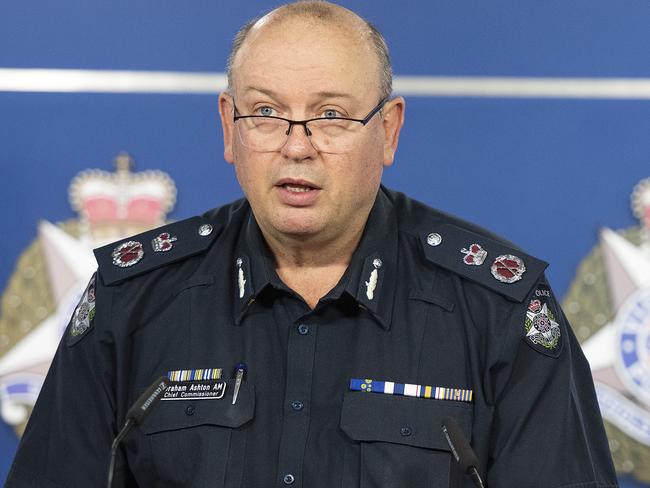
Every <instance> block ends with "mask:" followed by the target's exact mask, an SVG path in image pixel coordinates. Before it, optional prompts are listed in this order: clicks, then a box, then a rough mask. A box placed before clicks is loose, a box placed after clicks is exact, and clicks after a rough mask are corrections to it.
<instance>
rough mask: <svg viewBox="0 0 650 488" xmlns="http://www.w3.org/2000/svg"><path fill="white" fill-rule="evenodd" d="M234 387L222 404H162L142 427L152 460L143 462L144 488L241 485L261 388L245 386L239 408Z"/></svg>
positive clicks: (229, 384)
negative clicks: (249, 428)
mask: <svg viewBox="0 0 650 488" xmlns="http://www.w3.org/2000/svg"><path fill="white" fill-rule="evenodd" d="M234 384H235V382H234V380H228V381H227V382H226V385H227V386H226V392H225V394H224V396H223V397H222V398H220V399H214V398H211V399H197V398H188V399H185V398H181V399H178V400H162V401H160V404H159V405H158V406H157V407H156V408H155V410H154V411H153V412H152V413H151V415H150V416H149V417H147V418H146V419H145V421H144V422H143V423H142V425H141V427H140V430H141V431H142V433H143V434H144V435H145V437H146V440H147V441H148V444H149V449H148V452H149V453H150V459H148V460H146V461H145V462H142V463H138V464H140V468H141V469H139V470H137V471H139V473H137V472H136V478H137V479H138V481H139V482H140V483H143V486H147V487H150V486H151V487H153V486H156V487H158V486H160V487H165V488H171V487H176V486H178V487H181V486H182V487H193V488H199V487H201V488H202V487H208V486H209V487H216V488H219V487H227V486H230V485H231V484H232V485H233V486H238V483H239V481H240V480H241V477H242V470H243V463H242V462H241V459H240V458H241V457H242V452H241V451H243V448H244V442H245V432H244V431H243V428H244V426H245V424H247V423H248V422H250V421H252V420H253V418H254V415H255V389H254V386H253V385H252V384H250V383H248V382H243V383H242V384H241V388H240V390H239V394H238V396H237V402H236V403H235V405H233V404H232V396H233V389H234ZM151 468H153V469H151ZM154 473H155V474H154ZM226 483H228V484H226Z"/></svg>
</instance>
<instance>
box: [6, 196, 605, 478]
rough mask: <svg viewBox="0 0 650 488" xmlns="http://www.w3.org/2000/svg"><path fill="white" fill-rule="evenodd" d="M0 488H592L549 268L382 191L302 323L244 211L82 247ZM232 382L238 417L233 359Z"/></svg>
mask: <svg viewBox="0 0 650 488" xmlns="http://www.w3.org/2000/svg"><path fill="white" fill-rule="evenodd" d="M96 256H97V259H98V262H99V270H98V272H97V274H96V275H95V277H93V280H91V283H90V285H89V287H88V289H87V290H86V293H84V297H83V298H82V301H81V302H80V304H79V306H78V307H77V310H76V311H75V314H74V316H73V318H72V320H71V323H70V325H69V326H68V329H67V331H66V334H65V336H64V337H63V339H62V341H61V344H60V346H59V348H58V351H57V353H56V357H55V358H54V362H53V363H52V367H51V369H50V371H49V373H48V376H47V379H46V381H45V384H44V386H43V390H42V392H41V395H40V397H39V399H38V402H37V404H36V407H35V410H34V412H33V414H32V416H31V419H30V421H29V424H28V426H27V429H26V431H25V434H24V437H23V439H22V442H21V444H20V448H19V451H18V453H17V456H16V459H15V461H14V464H13V467H12V470H11V473H10V475H9V479H8V482H7V485H6V486H7V487H9V488H13V487H79V488H82V487H83V488H87V487H90V486H103V485H105V480H106V473H107V467H108V460H109V449H110V445H111V441H112V439H113V437H114V436H115V435H116V433H117V431H118V430H119V428H120V426H121V424H122V423H123V422H124V418H125V414H126V412H127V410H128V408H129V407H130V405H131V404H132V403H133V402H134V401H135V400H136V398H137V397H138V396H139V395H140V394H141V393H142V391H143V390H145V389H146V388H147V387H148V386H149V385H150V384H151V383H152V382H153V381H154V380H155V379H156V378H158V377H159V376H161V375H166V376H168V377H169V378H170V384H171V386H170V387H169V389H168V390H167V391H166V393H165V398H163V400H162V401H161V402H160V403H159V404H158V405H157V406H156V407H155V409H154V410H153V411H152V413H151V414H150V415H149V416H148V417H146V418H145V419H144V421H143V422H142V424H141V425H139V426H137V427H136V428H134V429H133V430H131V432H130V433H129V434H128V435H127V437H126V438H125V439H124V441H123V444H122V447H121V449H120V452H119V456H118V459H117V467H116V475H115V481H114V486H119V487H136V486H138V487H146V488H152V487H165V488H169V487H213V488H218V487H229V488H230V487H243V488H258V487H287V486H291V487H303V488H332V487H344V488H347V487H360V488H380V487H384V488H395V487H400V488H424V487H427V488H443V487H444V488H447V487H470V486H473V485H472V484H471V481H470V480H469V478H467V477H466V476H465V475H464V474H463V473H461V472H460V470H459V467H458V466H459V465H458V464H457V463H456V462H455V460H454V459H453V457H452V454H451V452H450V447H449V444H448V443H447V440H446V439H445V437H444V435H443V432H442V430H441V422H442V419H443V418H445V417H453V418H454V419H455V420H456V421H457V423H458V424H459V425H460V428H461V430H462V431H463V432H464V434H465V435H466V437H467V439H468V440H469V441H470V442H471V445H472V447H473V449H474V451H475V452H476V454H477V457H478V460H479V464H480V467H479V470H480V471H481V474H482V476H483V477H484V478H485V479H487V484H488V486H490V488H508V487H513V488H514V487H516V488H524V487H539V488H560V487H561V488H605V487H614V486H617V484H616V477H615V473H614V469H613V465H612V461H611V458H610V454H609V451H608V445H607V440H606V437H605V432H604V428H603V424H602V420H601V417H600V412H599V409H598V404H597V401H596V396H595V393H594V388H593V383H592V379H591V374H590V370H589V366H588V364H587V362H586V360H585V357H584V356H583V354H582V352H581V350H580V347H579V345H578V342H577V340H576V338H575V336H574V335H573V332H572V331H571V328H570V326H569V324H568V323H567V320H566V318H565V317H564V315H563V313H562V310H561V309H560V307H559V306H558V304H557V302H556V299H555V298H554V297H553V293H552V291H551V290H550V288H549V287H548V285H547V283H546V281H545V278H544V269H545V267H546V263H544V262H542V261H540V260H538V259H535V258H534V257H532V256H528V255H526V254H524V253H523V252H521V251H520V250H518V249H516V248H514V247H513V246H512V245H510V244H508V243H506V242H504V241H503V240H501V239H499V238H498V237H496V236H494V235H491V234H489V233H488V232H486V231H484V230H482V229H480V228H478V227H475V226H472V225H471V224H468V223H466V222H463V221H461V220H458V219H455V218H452V217H450V216H448V215H445V214H442V213H440V212H437V211H435V210H432V209H430V208H428V207H426V206H424V205H422V204H420V203H418V202H416V201H413V200H411V199H409V198H407V197H405V196H404V195H402V194H400V193H395V192H392V191H389V190H387V189H385V188H384V187H382V188H381V189H380V190H379V193H378V197H377V199H376V203H375V205H374V207H373V209H372V211H371V214H370V216H369V220H368V223H367V225H366V229H365V231H364V234H363V237H362V239H361V242H360V243H359V245H358V248H357V249H356V251H355V253H354V255H353V257H352V261H351V263H350V265H349V267H348V269H347V271H346V272H345V274H344V275H343V277H342V278H341V280H340V281H339V283H338V284H337V285H336V286H335V287H334V288H333V289H332V290H331V291H330V292H329V293H328V294H327V295H326V296H324V297H323V298H322V299H321V300H320V301H319V302H318V304H317V305H316V307H315V308H314V309H313V310H312V309H310V308H309V306H307V304H306V303H305V302H304V301H303V300H302V299H301V297H300V296H299V295H297V294H296V293H295V292H293V291H292V290H291V289H289V288H288V287H287V286H286V285H285V284H284V283H283V282H282V281H281V280H280V279H279V277H278V275H277V274H276V272H275V267H274V260H273V257H272V255H271V254H270V252H269V250H268V248H267V247H266V245H265V243H264V241H263V238H262V236H261V233H260V230H259V227H258V225H257V223H256V221H255V218H254V216H253V215H252V213H251V209H250V206H249V204H248V203H247V202H246V201H245V200H241V201H238V202H235V203H233V204H231V205H228V206H225V207H222V208H220V209H217V210H215V211H212V212H208V213H207V214H205V215H203V216H201V217H195V218H192V219H188V220H184V221H181V222H177V223H173V224H170V225H167V226H165V227H163V228H160V229H156V230H153V231H150V232H147V233H144V234H141V235H138V236H135V237H132V238H129V239H126V240H125V241H121V242H119V243H116V244H112V245H110V246H106V247H104V248H100V249H98V250H97V251H96ZM241 362H243V363H245V365H246V366H245V374H244V376H243V381H242V382H241V386H240V388H239V391H238V395H237V400H236V402H235V403H234V404H233V393H234V390H235V367H236V365H237V364H238V363H241Z"/></svg>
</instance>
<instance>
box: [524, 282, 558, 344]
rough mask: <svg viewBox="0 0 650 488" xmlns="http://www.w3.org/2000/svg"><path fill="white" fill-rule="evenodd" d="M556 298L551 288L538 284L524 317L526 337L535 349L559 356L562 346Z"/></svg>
mask: <svg viewBox="0 0 650 488" xmlns="http://www.w3.org/2000/svg"><path fill="white" fill-rule="evenodd" d="M558 320H559V319H558V316H557V311H556V308H555V299H554V297H553V293H552V292H551V289H550V288H549V287H548V286H547V285H544V284H540V285H537V287H536V288H535V291H534V292H533V293H532V295H531V296H530V301H529V302H528V307H527V309H526V317H525V319H524V331H523V334H524V338H525V340H526V342H527V343H528V345H530V346H531V347H532V348H533V349H535V350H536V351H538V352H541V353H543V354H546V355H547V356H552V357H557V356H558V355H559V354H560V349H561V346H562V342H561V341H562V333H561V328H560V324H559V323H558Z"/></svg>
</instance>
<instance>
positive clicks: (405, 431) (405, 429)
mask: <svg viewBox="0 0 650 488" xmlns="http://www.w3.org/2000/svg"><path fill="white" fill-rule="evenodd" d="M399 433H400V434H401V435H403V436H404V437H408V436H410V435H411V434H412V431H411V428H410V427H402V428H401V429H400V430H399Z"/></svg>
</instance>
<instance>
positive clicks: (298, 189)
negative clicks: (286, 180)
mask: <svg viewBox="0 0 650 488" xmlns="http://www.w3.org/2000/svg"><path fill="white" fill-rule="evenodd" d="M282 188H284V189H285V190H289V191H295V192H299V193H303V192H306V191H311V190H313V188H312V187H310V186H298V185H282Z"/></svg>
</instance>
